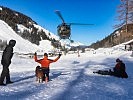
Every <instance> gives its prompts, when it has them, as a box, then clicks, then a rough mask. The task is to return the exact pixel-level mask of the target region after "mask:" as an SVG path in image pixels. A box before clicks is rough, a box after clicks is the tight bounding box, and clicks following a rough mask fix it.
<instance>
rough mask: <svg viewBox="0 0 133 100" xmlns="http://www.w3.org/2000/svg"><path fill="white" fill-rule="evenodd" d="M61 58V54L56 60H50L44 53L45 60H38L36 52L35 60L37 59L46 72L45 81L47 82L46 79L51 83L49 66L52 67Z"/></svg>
mask: <svg viewBox="0 0 133 100" xmlns="http://www.w3.org/2000/svg"><path fill="white" fill-rule="evenodd" d="M60 56H61V54H59V56H58V57H57V58H56V59H54V60H52V59H48V54H47V53H44V58H43V59H37V53H36V52H35V54H34V59H35V61H36V62H38V63H40V64H41V68H42V70H43V72H44V78H43V81H45V78H46V77H47V79H48V81H49V71H50V69H49V66H50V63H53V62H56V61H57V60H58V59H59V58H60Z"/></svg>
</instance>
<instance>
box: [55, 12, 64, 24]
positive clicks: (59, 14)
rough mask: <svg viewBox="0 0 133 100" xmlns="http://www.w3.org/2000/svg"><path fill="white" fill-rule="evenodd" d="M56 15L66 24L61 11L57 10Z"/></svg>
mask: <svg viewBox="0 0 133 100" xmlns="http://www.w3.org/2000/svg"><path fill="white" fill-rule="evenodd" d="M55 13H56V14H57V15H58V16H59V17H60V18H61V20H62V21H63V23H65V20H64V19H63V17H62V15H61V13H60V11H59V10H55Z"/></svg>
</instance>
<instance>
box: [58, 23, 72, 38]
mask: <svg viewBox="0 0 133 100" xmlns="http://www.w3.org/2000/svg"><path fill="white" fill-rule="evenodd" d="M57 32H58V35H59V37H60V39H69V37H70V35H71V28H70V25H67V24H64V23H63V24H60V25H58V27H57Z"/></svg>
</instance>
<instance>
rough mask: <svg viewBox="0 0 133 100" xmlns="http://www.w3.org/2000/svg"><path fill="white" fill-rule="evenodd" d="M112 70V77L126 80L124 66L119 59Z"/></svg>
mask: <svg viewBox="0 0 133 100" xmlns="http://www.w3.org/2000/svg"><path fill="white" fill-rule="evenodd" d="M113 70H114V76H117V77H121V78H128V75H127V73H126V67H125V64H124V63H123V61H122V60H120V59H119V58H117V59H116V65H115V67H114V68H113Z"/></svg>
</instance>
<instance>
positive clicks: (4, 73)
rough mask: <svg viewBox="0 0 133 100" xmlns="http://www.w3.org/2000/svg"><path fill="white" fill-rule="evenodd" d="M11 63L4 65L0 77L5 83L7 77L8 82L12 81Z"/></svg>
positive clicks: (0, 81)
mask: <svg viewBox="0 0 133 100" xmlns="http://www.w3.org/2000/svg"><path fill="white" fill-rule="evenodd" d="M9 65H10V64H9ZM9 65H3V70H2V73H1V77H0V83H3V82H4V79H5V78H6V83H8V82H10V72H9Z"/></svg>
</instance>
